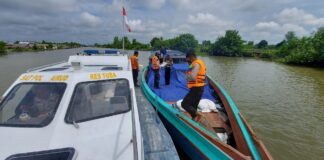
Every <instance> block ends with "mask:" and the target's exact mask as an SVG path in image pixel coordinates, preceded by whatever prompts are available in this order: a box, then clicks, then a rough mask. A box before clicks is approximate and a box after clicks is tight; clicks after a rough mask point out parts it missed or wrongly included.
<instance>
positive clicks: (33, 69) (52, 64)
mask: <svg viewBox="0 0 324 160" xmlns="http://www.w3.org/2000/svg"><path fill="white" fill-rule="evenodd" d="M66 62H67V61H61V62H56V63H51V64H47V65H43V66H39V67H35V68H30V69H28V70H27V71H26V72H32V71H36V70H39V69H43V68H47V67H51V66H55V65H58V64H62V63H66Z"/></svg>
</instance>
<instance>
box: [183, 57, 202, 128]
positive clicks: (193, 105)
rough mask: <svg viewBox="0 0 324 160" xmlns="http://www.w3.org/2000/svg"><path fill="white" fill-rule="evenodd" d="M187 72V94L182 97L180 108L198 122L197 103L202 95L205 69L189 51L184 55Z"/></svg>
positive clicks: (199, 114)
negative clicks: (187, 65)
mask: <svg viewBox="0 0 324 160" xmlns="http://www.w3.org/2000/svg"><path fill="white" fill-rule="evenodd" d="M186 60H187V62H188V64H189V65H190V66H189V71H187V73H186V79H187V80H188V88H189V92H188V93H187V95H186V96H185V97H184V99H183V101H182V103H181V106H182V107H183V108H184V109H185V110H186V111H187V112H188V113H190V115H191V117H192V119H193V120H194V121H196V122H198V121H199V120H200V119H201V117H202V114H201V113H199V112H197V108H198V104H199V101H200V99H201V97H202V95H203V93H204V86H205V80H206V68H205V64H204V62H203V61H201V60H200V59H197V57H196V54H195V53H194V52H193V51H191V52H189V53H188V54H187V55H186Z"/></svg>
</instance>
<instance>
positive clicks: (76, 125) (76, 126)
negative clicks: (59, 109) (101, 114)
mask: <svg viewBox="0 0 324 160" xmlns="http://www.w3.org/2000/svg"><path fill="white" fill-rule="evenodd" d="M72 123H73V126H74V127H75V128H76V129H79V128H80V126H79V124H78V123H76V122H75V121H73V122H72Z"/></svg>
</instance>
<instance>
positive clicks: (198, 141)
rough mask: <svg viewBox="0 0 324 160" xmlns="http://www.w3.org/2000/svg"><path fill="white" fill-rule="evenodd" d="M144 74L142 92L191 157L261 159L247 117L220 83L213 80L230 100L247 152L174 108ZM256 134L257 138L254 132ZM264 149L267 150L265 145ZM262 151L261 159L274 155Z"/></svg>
mask: <svg viewBox="0 0 324 160" xmlns="http://www.w3.org/2000/svg"><path fill="white" fill-rule="evenodd" d="M147 69H148V68H145V69H144V71H143V72H144V73H145V74H146V73H147V72H146V71H147ZM145 74H142V77H141V85H142V90H143V93H144V94H145V96H146V98H147V99H148V100H149V101H150V103H152V105H153V106H154V107H155V108H156V110H157V112H158V113H159V114H160V118H161V120H162V122H163V123H164V125H165V127H166V128H167V130H168V132H169V134H170V135H171V137H172V139H173V141H174V142H175V143H176V144H177V145H178V146H179V147H181V149H182V150H183V151H184V152H185V153H186V154H187V155H188V156H189V157H190V158H191V159H222V160H226V159H234V158H233V157H236V159H249V158H251V157H252V158H253V159H256V160H259V159H261V156H260V154H259V151H260V149H259V148H256V146H255V140H256V139H252V136H251V131H250V128H249V127H246V126H247V124H246V123H244V122H245V121H244V119H243V118H242V117H241V116H240V113H239V111H238V109H237V107H236V105H235V104H234V102H233V101H232V99H231V98H230V97H229V95H228V94H227V93H226V91H225V90H224V89H223V88H222V87H221V86H220V85H219V84H218V83H215V82H212V83H214V86H215V85H216V87H217V89H218V91H219V92H221V94H222V96H223V99H225V101H226V102H227V109H228V110H229V111H230V112H231V113H230V114H231V118H232V121H233V122H234V123H235V125H236V128H235V129H236V131H237V132H240V133H237V136H238V135H239V137H236V138H238V140H240V143H242V142H245V147H244V149H245V152H246V154H242V153H240V152H239V151H238V150H235V149H233V148H231V147H230V146H228V145H226V144H222V143H221V142H220V141H218V137H217V136H216V135H214V134H213V133H211V132H210V131H208V130H206V129H205V128H203V127H201V126H200V125H199V124H197V123H196V122H194V121H192V120H191V119H190V118H189V117H187V116H185V115H183V114H182V113H181V112H180V111H179V110H177V109H175V108H173V107H172V106H171V105H170V104H168V103H167V102H165V101H164V100H163V99H161V98H160V97H159V96H157V95H156V94H155V93H154V92H153V91H152V90H151V89H150V88H149V86H148V85H147V83H146V75H145ZM253 138H255V136H254V137H253ZM260 144H261V143H258V147H260ZM220 148H222V149H220ZM262 149H264V148H262ZM264 150H265V152H267V151H266V149H264ZM261 151H262V150H261ZM261 153H262V159H271V156H270V154H268V155H267V156H268V157H270V158H267V157H266V158H264V156H263V155H264V154H263V153H264V152H261ZM229 155H231V156H229ZM232 156H233V157H232ZM238 157H239V158H238Z"/></svg>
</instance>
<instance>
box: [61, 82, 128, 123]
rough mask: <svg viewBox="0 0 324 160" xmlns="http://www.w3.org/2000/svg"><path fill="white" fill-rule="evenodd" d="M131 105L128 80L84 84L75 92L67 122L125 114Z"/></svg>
mask: <svg viewBox="0 0 324 160" xmlns="http://www.w3.org/2000/svg"><path fill="white" fill-rule="evenodd" d="M130 105H131V103H130V89H129V84H128V80H126V79H117V80H105V81H92V82H83V83H79V84H78V85H77V86H76V88H75V90H74V94H73V97H72V100H71V103H70V106H69V109H68V113H67V116H66V119H65V121H66V122H67V123H73V122H83V121H88V120H93V119H97V118H102V117H107V116H112V115H116V114H120V113H125V112H128V111H129V110H130Z"/></svg>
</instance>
